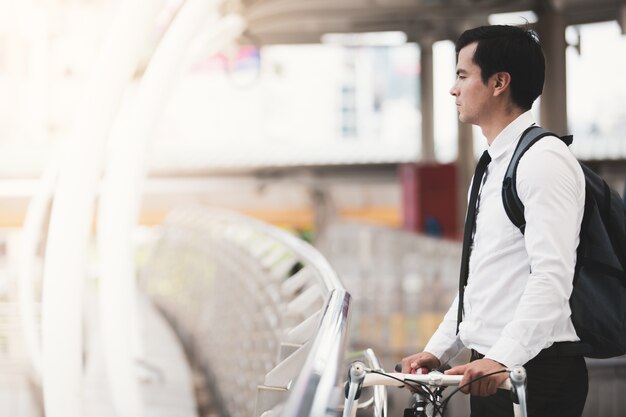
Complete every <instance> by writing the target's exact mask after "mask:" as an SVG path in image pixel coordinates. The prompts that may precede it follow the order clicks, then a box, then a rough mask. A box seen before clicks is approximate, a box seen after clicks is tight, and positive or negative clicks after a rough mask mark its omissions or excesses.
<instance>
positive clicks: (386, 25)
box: [241, 0, 626, 45]
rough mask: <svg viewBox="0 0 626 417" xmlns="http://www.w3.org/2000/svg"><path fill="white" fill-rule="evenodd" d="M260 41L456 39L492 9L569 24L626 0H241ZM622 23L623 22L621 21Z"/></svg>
mask: <svg viewBox="0 0 626 417" xmlns="http://www.w3.org/2000/svg"><path fill="white" fill-rule="evenodd" d="M241 1H242V3H243V4H242V5H243V9H244V11H243V14H244V16H245V17H246V19H247V20H248V25H249V30H248V35H249V37H250V38H251V39H252V40H253V41H254V43H258V44H260V45H267V44H292V43H318V42H320V38H321V36H322V35H323V34H325V33H354V32H377V31H403V32H405V33H406V35H407V38H408V40H409V41H417V42H420V41H436V40H442V39H452V40H454V39H456V38H457V37H458V35H459V34H460V33H461V32H462V31H463V30H464V29H467V28H469V27H473V26H478V25H481V24H486V23H487V16H489V15H490V14H492V13H510V12H519V11H526V10H533V11H535V12H536V13H537V14H538V15H539V16H541V14H542V13H549V12H554V11H558V12H561V13H562V14H563V16H564V18H565V21H566V23H567V24H568V25H575V24H583V23H593V22H600V21H608V20H618V21H620V22H622V23H623V22H624V20H625V18H624V15H625V13H626V12H625V11H626V0H545V1H539V0H508V1H503V0H241ZM623 26H624V25H623V24H622V27H623Z"/></svg>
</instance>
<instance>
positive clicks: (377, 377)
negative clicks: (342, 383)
mask: <svg viewBox="0 0 626 417" xmlns="http://www.w3.org/2000/svg"><path fill="white" fill-rule="evenodd" d="M461 379H463V375H446V374H442V373H441V372H430V373H428V374H422V375H419V374H403V373H398V372H380V373H368V374H366V375H365V379H364V380H363V387H371V386H374V385H389V386H393V387H403V386H405V385H408V384H410V383H411V382H415V383H419V384H426V385H430V386H433V387H441V386H451V385H459V383H460V382H461ZM405 381H406V382H405ZM407 383H408V384H407ZM499 388H501V389H506V390H510V389H511V388H512V385H511V380H510V379H508V378H507V379H506V380H505V381H504V382H503V383H502V385H500V387H499Z"/></svg>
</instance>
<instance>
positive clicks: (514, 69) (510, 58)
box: [456, 25, 546, 110]
mask: <svg viewBox="0 0 626 417" xmlns="http://www.w3.org/2000/svg"><path fill="white" fill-rule="evenodd" d="M474 42H477V43H478V45H477V46H476V52H475V53H474V58H473V62H474V63H475V64H476V65H478V66H479V67H480V73H481V78H482V80H483V83H485V84H487V81H488V80H489V77H491V76H492V75H493V74H495V73H497V72H508V73H509V74H510V76H511V98H512V100H513V103H514V104H516V105H518V106H519V107H521V108H522V109H523V110H529V109H530V108H531V107H532V105H533V102H534V101H535V100H536V99H537V97H539V96H540V95H541V92H542V91H543V82H544V79H545V69H546V62H545V57H544V55H543V50H542V49H541V45H540V44H539V37H538V36H537V33H536V32H535V31H533V30H530V29H523V28H521V27H516V26H505V25H494V26H480V27H477V28H474V29H469V30H466V31H465V32H463V34H462V35H461V36H460V37H459V39H458V40H457V41H456V54H457V59H458V56H459V52H460V51H461V49H463V48H465V47H466V46H467V45H469V44H472V43H474Z"/></svg>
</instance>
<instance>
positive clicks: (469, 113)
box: [402, 26, 588, 417]
mask: <svg viewBox="0 0 626 417" xmlns="http://www.w3.org/2000/svg"><path fill="white" fill-rule="evenodd" d="M456 52H457V67H456V68H457V79H456V82H455V83H454V86H453V87H452V89H451V90H450V93H451V94H452V95H453V96H454V97H455V101H456V106H457V109H458V113H459V120H460V121H461V122H464V123H471V124H475V125H477V126H479V127H480V128H481V129H482V133H483V134H484V136H485V137H486V138H487V143H488V145H489V148H488V151H486V152H488V156H490V157H491V162H490V163H489V164H488V166H487V170H486V173H485V176H484V177H483V179H482V186H481V189H480V194H479V197H478V203H477V205H476V225H475V229H474V233H473V245H472V247H471V252H470V257H469V274H468V280H467V285H466V287H465V291H464V297H463V306H462V308H463V310H462V312H463V315H462V317H463V319H462V321H461V322H460V324H459V328H458V333H457V312H458V307H457V303H458V300H459V296H458V295H457V298H456V299H455V300H454V302H453V303H452V306H451V307H450V309H449V310H448V312H447V314H446V315H445V317H444V320H443V321H442V323H441V324H440V326H439V328H438V330H437V331H436V332H435V334H434V335H433V337H432V338H431V340H430V341H429V343H428V344H427V345H426V347H425V349H424V352H421V353H417V354H415V355H412V356H409V357H407V358H404V359H403V360H402V368H403V372H407V373H408V372H412V371H414V370H415V369H417V368H421V367H426V368H431V369H432V368H437V367H439V366H440V365H442V364H445V363H447V362H448V361H449V360H450V359H452V358H453V357H455V356H456V355H457V354H458V353H459V352H460V350H461V349H462V348H463V346H465V347H467V348H469V349H471V351H472V357H471V362H470V363H469V364H466V365H462V366H457V367H454V368H452V369H450V370H449V371H447V373H449V374H458V375H463V380H462V381H461V384H465V383H469V382H470V381H473V380H475V379H476V378H479V377H481V376H484V375H487V374H491V373H494V372H498V371H502V370H503V369H506V368H511V367H513V366H515V365H519V364H521V365H524V366H525V367H526V370H527V374H528V388H527V389H528V391H527V392H528V411H529V415H530V416H532V417H539V416H546V417H547V416H549V417H558V416H567V417H570V416H580V415H581V414H582V410H583V407H584V404H585V400H586V396H587V384H588V383H587V368H586V366H585V362H584V358H583V357H581V356H567V355H562V354H560V352H558V346H559V344H558V343H559V342H567V341H577V340H579V339H578V337H577V335H576V332H575V331H574V327H573V325H572V322H571V319H570V314H571V312H570V308H569V304H568V300H569V297H570V294H571V292H572V280H573V275H574V265H575V263H576V248H577V246H578V240H579V232H580V225H581V221H582V216H583V209H584V200H585V180H584V176H583V173H582V169H581V167H580V165H579V164H578V162H577V161H576V159H575V158H574V157H573V156H572V155H571V153H570V151H569V149H568V148H567V146H566V145H565V144H564V143H563V142H562V141H561V140H560V139H558V138H556V137H546V138H543V139H541V140H540V141H539V142H537V143H536V144H535V145H534V146H532V147H531V148H530V149H529V150H528V151H527V152H526V154H524V156H523V157H522V158H521V159H520V162H519V166H518V170H517V182H516V186H517V192H518V195H519V197H520V199H521V201H522V202H523V203H524V206H525V212H524V215H525V218H526V228H525V233H524V234H522V233H521V232H520V230H519V229H518V228H517V227H515V226H514V225H513V223H511V221H510V220H509V218H508V217H507V215H506V212H505V210H504V207H503V203H502V182H503V178H504V174H505V171H506V168H507V166H508V163H509V161H510V159H511V156H512V154H513V151H514V150H515V146H516V144H517V142H518V141H519V139H520V137H521V135H522V133H523V132H524V130H526V129H527V128H528V127H529V126H531V125H532V124H533V123H534V121H533V117H532V115H531V113H530V111H529V110H530V108H531V106H532V103H533V102H534V101H535V99H536V98H537V97H538V96H539V95H540V94H541V92H542V89H543V82H544V71H545V60H544V56H543V52H542V50H541V46H540V45H539V42H538V39H537V36H536V34H535V33H534V32H532V31H528V30H525V29H521V28H517V27H511V26H485V27H478V28H475V29H471V30H468V31H466V32H465V33H463V34H462V35H461V36H460V38H459V40H458V41H457V43H456ZM507 377H508V374H507V373H506V372H500V373H496V374H494V375H491V376H488V377H485V378H482V379H480V380H478V381H476V382H473V383H472V384H471V385H469V386H468V387H466V388H464V389H463V390H462V391H463V392H465V393H466V394H467V393H470V394H471V398H470V404H471V412H472V414H471V415H472V417H482V416H484V417H494V416H496V417H497V416H513V407H512V403H511V400H510V396H509V395H508V393H507V392H506V391H503V390H497V387H498V386H499V385H500V384H501V383H502V382H504V380H506V379H507Z"/></svg>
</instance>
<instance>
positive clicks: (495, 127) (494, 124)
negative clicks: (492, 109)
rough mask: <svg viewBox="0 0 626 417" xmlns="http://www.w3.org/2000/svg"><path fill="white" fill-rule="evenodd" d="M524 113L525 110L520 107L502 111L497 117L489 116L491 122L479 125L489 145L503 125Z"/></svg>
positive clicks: (508, 123) (505, 125) (502, 128)
mask: <svg viewBox="0 0 626 417" xmlns="http://www.w3.org/2000/svg"><path fill="white" fill-rule="evenodd" d="M524 113H526V111H525V110H522V109H518V108H515V109H511V111H507V112H504V113H503V114H500V115H498V116H497V117H493V118H491V123H487V124H484V125H482V126H480V128H481V130H482V132H483V135H485V137H486V138H487V143H488V144H489V146H491V144H492V143H493V141H494V140H495V139H496V137H498V135H499V134H500V132H502V131H503V130H504V128H505V127H507V126H508V125H510V124H511V122H513V120H515V119H517V118H518V117H519V116H521V115H522V114H524Z"/></svg>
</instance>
